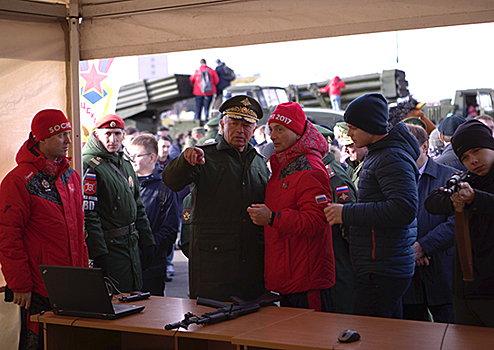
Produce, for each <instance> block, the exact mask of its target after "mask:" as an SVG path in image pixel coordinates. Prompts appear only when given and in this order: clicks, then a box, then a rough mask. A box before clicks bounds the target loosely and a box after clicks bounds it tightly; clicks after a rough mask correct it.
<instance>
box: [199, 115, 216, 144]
mask: <svg viewBox="0 0 494 350" xmlns="http://www.w3.org/2000/svg"><path fill="white" fill-rule="evenodd" d="M204 126H205V127H206V128H207V131H206V134H205V135H204V137H201V138H200V139H199V140H197V144H198V145H202V144H203V143H206V142H208V141H210V140H213V141H214V139H215V138H216V135H218V131H219V127H220V118H213V119H210V120H209V121H208V122H207V123H206V125H204Z"/></svg>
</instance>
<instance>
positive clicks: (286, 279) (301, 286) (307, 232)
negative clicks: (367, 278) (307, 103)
mask: <svg viewBox="0 0 494 350" xmlns="http://www.w3.org/2000/svg"><path fill="white" fill-rule="evenodd" d="M306 125H307V126H306V131H305V132H304V134H303V135H302V137H301V138H300V140H299V141H298V142H297V143H296V144H295V145H293V146H292V147H290V148H289V149H287V150H285V151H283V152H280V153H275V154H274V155H272V156H271V158H270V162H271V168H272V171H273V174H272V175H271V178H270V180H269V182H268V186H267V188H266V200H265V204H266V206H267V207H268V208H269V209H270V210H271V211H274V212H276V214H275V219H274V222H273V225H272V226H269V225H266V226H264V239H265V246H266V252H265V270H264V278H265V281H266V289H267V290H270V291H274V292H278V293H281V294H291V293H301V292H306V291H309V290H322V289H327V288H331V287H332V286H333V285H334V282H335V270H334V255H333V246H332V238H331V226H330V225H329V224H328V222H327V221H326V217H325V215H324V207H325V206H326V204H327V203H331V187H330V179H329V174H328V172H327V170H326V168H325V167H324V164H323V162H322V160H321V158H322V157H323V156H324V155H326V152H327V150H328V143H327V141H326V140H325V139H324V137H323V136H322V135H321V134H320V133H319V132H318V131H317V129H316V128H315V127H314V126H313V125H312V124H311V123H310V122H307V124H306Z"/></svg>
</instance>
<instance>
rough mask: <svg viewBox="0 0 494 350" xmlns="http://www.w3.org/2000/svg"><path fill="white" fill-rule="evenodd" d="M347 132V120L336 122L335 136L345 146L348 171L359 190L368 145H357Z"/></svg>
mask: <svg viewBox="0 0 494 350" xmlns="http://www.w3.org/2000/svg"><path fill="white" fill-rule="evenodd" d="M347 132H348V126H347V125H346V123H345V122H339V123H336V125H335V134H336V135H335V136H336V138H337V139H338V143H339V144H340V145H341V146H343V151H345V152H346V153H347V154H348V158H347V159H345V162H346V163H347V164H348V167H347V170H346V172H347V174H348V176H350V178H351V179H352V182H353V184H354V186H355V188H356V189H357V190H358V180H359V178H360V171H361V170H362V165H363V164H364V159H365V156H366V154H367V146H364V147H361V148H358V147H355V144H354V143H353V140H352V139H351V138H350V137H348V135H347Z"/></svg>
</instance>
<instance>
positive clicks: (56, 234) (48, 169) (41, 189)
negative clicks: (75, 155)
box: [0, 109, 88, 349]
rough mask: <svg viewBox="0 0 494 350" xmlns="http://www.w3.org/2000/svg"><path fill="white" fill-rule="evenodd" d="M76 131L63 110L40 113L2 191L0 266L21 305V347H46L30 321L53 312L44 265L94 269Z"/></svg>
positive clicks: (0, 189) (11, 290)
mask: <svg viewBox="0 0 494 350" xmlns="http://www.w3.org/2000/svg"><path fill="white" fill-rule="evenodd" d="M71 131H72V126H71V125H70V122H69V121H68V119H67V117H66V116H65V115H64V113H63V112H62V111H60V110H57V109H45V110H42V111H40V112H38V113H37V114H36V115H35V116H34V118H33V121H32V123H31V133H30V134H29V139H28V140H27V141H26V142H25V143H24V144H23V145H22V147H21V149H20V150H19V152H18V153H17V156H16V161H17V164H18V165H17V167H15V168H14V169H13V170H12V171H11V172H10V173H8V174H7V176H5V178H4V179H3V181H2V185H1V187H0V208H2V210H1V211H0V263H1V265H2V272H3V274H4V276H5V280H6V281H7V290H6V299H9V296H10V299H11V301H13V302H14V303H15V304H17V305H19V306H20V307H21V324H22V329H21V336H20V344H19V349H36V348H37V347H38V348H42V347H43V341H42V332H40V331H39V325H38V323H36V322H31V321H30V320H29V315H30V314H36V313H38V312H40V311H41V310H49V309H50V304H49V301H48V294H47V293H46V290H45V286H44V284H43V280H42V278H41V274H40V271H39V269H38V265H41V264H43V265H62V266H79V267H87V266H88V254H87V247H86V243H85V242H84V231H83V224H84V212H83V210H82V191H81V179H80V176H79V174H77V172H75V171H74V169H72V168H71V167H70V166H69V159H68V158H67V157H66V154H67V150H68V149H69V144H70V143H71V139H70V134H71ZM27 310H29V312H27Z"/></svg>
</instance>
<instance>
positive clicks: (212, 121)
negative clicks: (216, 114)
mask: <svg viewBox="0 0 494 350" xmlns="http://www.w3.org/2000/svg"><path fill="white" fill-rule="evenodd" d="M218 125H220V118H213V119H210V120H209V121H208V122H207V123H206V125H205V126H218Z"/></svg>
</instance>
